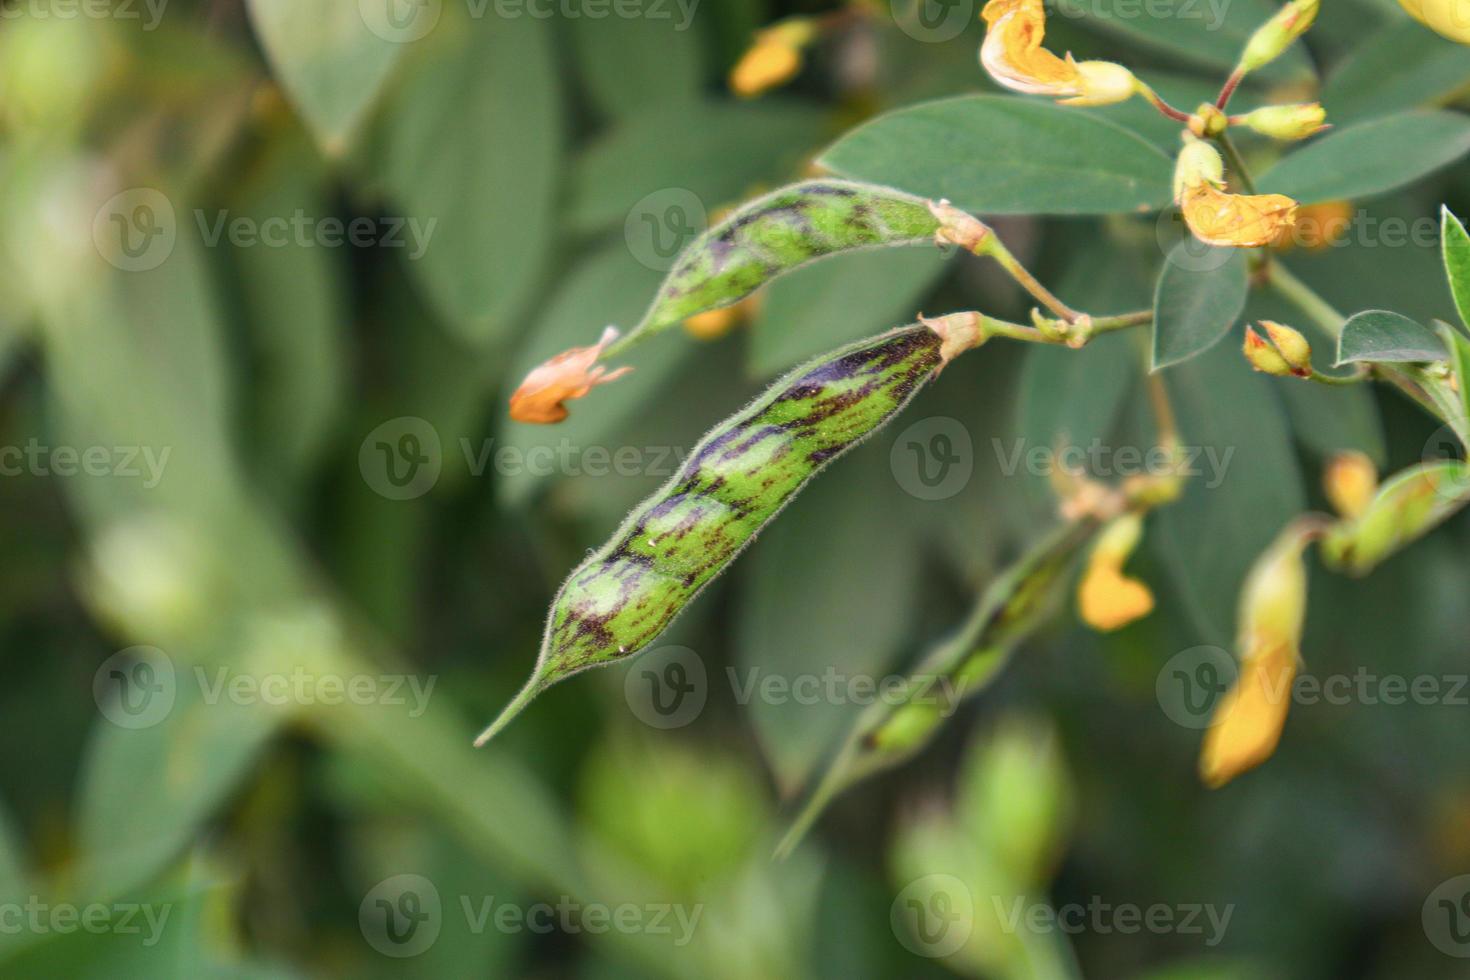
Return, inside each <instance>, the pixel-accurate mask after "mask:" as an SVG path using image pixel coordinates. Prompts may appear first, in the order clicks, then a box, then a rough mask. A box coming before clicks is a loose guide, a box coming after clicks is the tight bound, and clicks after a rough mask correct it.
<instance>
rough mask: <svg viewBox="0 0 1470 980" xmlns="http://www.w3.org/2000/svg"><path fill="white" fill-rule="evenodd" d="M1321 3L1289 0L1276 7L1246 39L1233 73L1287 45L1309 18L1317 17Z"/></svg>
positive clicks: (1252, 67)
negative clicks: (1270, 16)
mask: <svg viewBox="0 0 1470 980" xmlns="http://www.w3.org/2000/svg"><path fill="white" fill-rule="evenodd" d="M1321 6H1322V3H1321V0H1291V2H1290V3H1288V4H1287V5H1286V6H1284V7H1282V8H1281V9H1280V10H1278V11H1277V12H1276V14H1275V16H1273V17H1272V18H1271V19H1270V20H1268V21H1266V23H1264V24H1262V25H1261V26H1260V27H1258V28H1256V32H1255V33H1254V34H1252V35H1251V38H1250V40H1249V41H1247V42H1246V44H1245V51H1244V53H1242V54H1241V56H1240V64H1239V65H1237V66H1236V68H1235V71H1236V73H1237V74H1242V75H1243V74H1245V73H1246V72H1249V71H1255V70H1256V69H1258V68H1261V67H1262V66H1264V65H1266V64H1269V63H1270V62H1272V61H1275V60H1276V59H1277V58H1278V57H1280V56H1281V54H1282V52H1284V51H1285V50H1286V49H1287V48H1289V47H1291V43H1292V42H1293V41H1295V40H1296V39H1297V38H1299V37H1301V36H1302V35H1303V34H1305V33H1306V32H1307V28H1309V27H1311V26H1312V21H1314V20H1316V19H1317V11H1318V10H1319V9H1320V8H1321Z"/></svg>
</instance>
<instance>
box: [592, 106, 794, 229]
mask: <svg viewBox="0 0 1470 980" xmlns="http://www.w3.org/2000/svg"><path fill="white" fill-rule="evenodd" d="M822 132H823V116H822V113H820V112H818V111H817V110H815V109H812V108H809V107H807V106H804V105H800V104H797V103H792V102H783V101H781V100H779V99H776V100H762V101H761V102H758V103H755V104H748V103H735V102H710V101H702V102H697V103H693V104H690V105H664V106H657V107H655V108H653V109H652V110H650V111H647V112H642V113H639V114H638V115H637V116H628V117H625V118H623V119H620V120H619V121H618V122H617V124H616V125H614V126H613V127H612V128H611V129H610V130H608V131H607V133H606V134H605V135H603V136H601V137H600V138H598V139H597V140H595V141H594V142H593V143H592V145H591V146H589V147H588V148H587V149H586V150H585V151H584V152H583V153H582V155H581V156H580V157H579V158H578V160H577V162H576V167H575V169H574V171H573V173H572V189H571V198H572V200H571V208H570V210H571V214H570V217H569V220H570V222H571V225H572V227H573V229H574V230H576V231H577V232H580V233H582V234H592V233H595V232H600V231H604V230H607V229H608V228H611V227H614V226H625V225H626V223H627V221H628V219H629V215H630V214H631V215H634V220H639V219H638V217H637V212H638V211H639V210H640V205H642V204H644V203H645V202H646V201H648V200H649V199H650V198H651V199H652V200H653V202H654V203H661V202H663V201H664V199H668V201H670V202H675V201H679V200H681V199H682V198H683V197H684V196H688V197H692V198H693V199H694V200H695V201H697V202H699V204H700V206H701V207H702V208H703V209H704V210H705V211H706V212H709V211H714V210H715V209H716V208H720V207H723V206H725V205H728V204H733V203H735V202H736V201H739V200H740V199H741V198H744V197H747V196H749V195H750V194H751V193H752V189H753V188H754V187H756V185H759V184H762V183H764V184H766V185H767V186H770V185H771V184H773V183H778V182H781V181H783V180H785V179H787V176H788V175H789V174H790V173H791V172H792V170H793V169H794V168H795V167H797V166H798V165H799V164H800V162H801V160H802V158H803V157H804V156H805V155H806V154H807V153H809V152H810V149H811V147H812V146H813V145H814V144H815V142H816V141H817V140H818V139H820V138H821V134H822ZM696 230H698V229H696Z"/></svg>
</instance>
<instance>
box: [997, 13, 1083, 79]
mask: <svg viewBox="0 0 1470 980" xmlns="http://www.w3.org/2000/svg"><path fill="white" fill-rule="evenodd" d="M982 16H983V17H984V18H985V23H986V24H987V25H988V27H987V28H986V31H985V41H984V43H983V44H981V45H980V63H981V65H983V66H984V68H985V70H986V71H987V72H989V73H990V76H991V77H992V78H994V79H995V80H996V81H997V82H999V83H1000V84H1002V85H1004V86H1005V87H1006V88H1009V89H1013V90H1015V91H1017V92H1026V93H1028V94H1031V95H1081V94H1082V90H1081V78H1080V76H1079V74H1078V72H1077V65H1076V64H1075V63H1074V62H1073V61H1072V56H1071V55H1068V56H1067V57H1066V58H1058V57H1057V56H1056V55H1054V54H1052V53H1051V52H1050V51H1048V50H1046V48H1043V47H1042V46H1041V42H1042V39H1043V38H1044V37H1045V36H1046V11H1045V10H1044V9H1043V7H1042V5H1041V0H990V2H989V3H987V4H986V5H985V10H984V11H983V13H982Z"/></svg>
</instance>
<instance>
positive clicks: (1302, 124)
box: [1237, 102, 1327, 140]
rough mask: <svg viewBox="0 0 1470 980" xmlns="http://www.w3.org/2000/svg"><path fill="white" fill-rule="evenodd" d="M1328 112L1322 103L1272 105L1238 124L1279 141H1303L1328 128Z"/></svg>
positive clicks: (1253, 113)
mask: <svg viewBox="0 0 1470 980" xmlns="http://www.w3.org/2000/svg"><path fill="white" fill-rule="evenodd" d="M1326 119H1327V110H1326V109H1324V108H1322V104H1321V103H1320V102H1303V103H1299V104H1297V105H1271V106H1265V107H1264V108H1261V109H1257V110H1255V111H1254V112H1248V113H1246V114H1245V115H1244V116H1243V117H1241V118H1240V119H1239V120H1237V121H1238V122H1240V123H1241V124H1242V125H1244V126H1247V127H1249V128H1250V129H1252V130H1254V131H1256V132H1257V133H1260V134H1262V135H1263V136H1270V137H1272V138H1273V139H1278V140H1302V139H1306V138H1307V137H1308V136H1311V135H1312V134H1314V133H1319V132H1321V131H1322V130H1323V129H1325V128H1326V127H1325V126H1324V125H1323V122H1324V121H1325V120H1326Z"/></svg>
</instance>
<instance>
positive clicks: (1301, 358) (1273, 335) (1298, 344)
mask: <svg viewBox="0 0 1470 980" xmlns="http://www.w3.org/2000/svg"><path fill="white" fill-rule="evenodd" d="M1261 329H1263V330H1265V331H1266V337H1262V336H1261V335H1260V334H1259V333H1257V332H1256V331H1255V329H1254V328H1253V327H1246V328H1245V347H1244V352H1245V359H1246V360H1247V361H1250V363H1251V367H1253V368H1255V369H1256V370H1257V371H1261V372H1263V373H1265V374H1271V375H1275V376H1276V377H1287V376H1293V377H1298V378H1305V377H1310V376H1311V374H1312V345H1311V344H1309V343H1307V338H1305V337H1303V336H1302V335H1301V333H1300V332H1298V331H1296V330H1293V329H1292V328H1291V327H1288V326H1285V325H1283V324H1280V323H1276V322H1274V321H1272V320H1262V321H1261ZM1267 338H1269V339H1267Z"/></svg>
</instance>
